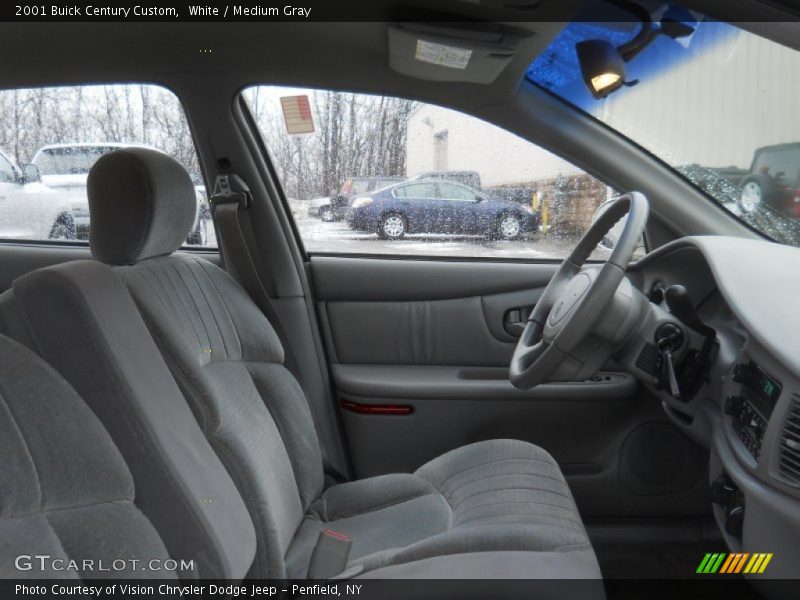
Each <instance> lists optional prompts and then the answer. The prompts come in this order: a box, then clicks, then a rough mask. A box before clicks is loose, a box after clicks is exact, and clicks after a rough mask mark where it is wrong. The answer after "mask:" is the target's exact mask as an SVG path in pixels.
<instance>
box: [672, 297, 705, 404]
mask: <svg viewBox="0 0 800 600" xmlns="http://www.w3.org/2000/svg"><path fill="white" fill-rule="evenodd" d="M664 298H665V299H666V301H667V306H668V307H669V311H670V312H671V313H672V314H673V315H674V316H675V317H676V318H678V319H679V320H680V321H681V322H682V323H683V324H684V325H686V326H687V327H690V328H691V329H694V330H695V331H696V332H697V333H699V334H700V335H702V336H703V346H702V348H701V349H700V351H699V352H698V351H697V350H693V351H691V352H690V353H689V354H688V355H687V356H686V358H685V359H684V361H683V362H682V364H681V365H680V368H679V370H678V385H679V387H680V389H681V391H682V392H683V396H684V397H685V398H686V399H689V398H691V397H692V396H694V394H695V392H696V391H697V389H698V388H699V387H700V383H701V382H702V381H703V378H704V377H705V375H706V373H707V372H708V367H709V366H710V364H711V360H710V357H711V351H712V350H713V349H714V343H715V342H716V339H717V332H716V330H715V329H714V328H713V327H709V326H708V325H706V324H705V323H703V322H702V321H701V320H700V317H699V316H698V315H697V311H696V310H695V308H694V304H693V303H692V299H691V298H690V297H689V292H688V291H687V290H686V288H685V287H683V286H682V285H671V286H669V287H668V288H667V289H666V290H665V291H664Z"/></svg>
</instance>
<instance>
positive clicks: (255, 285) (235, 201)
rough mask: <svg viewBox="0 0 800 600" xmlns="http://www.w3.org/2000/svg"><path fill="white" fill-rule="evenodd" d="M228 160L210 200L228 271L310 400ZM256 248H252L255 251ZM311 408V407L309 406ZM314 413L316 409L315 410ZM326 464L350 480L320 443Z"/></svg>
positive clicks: (338, 477) (246, 195)
mask: <svg viewBox="0 0 800 600" xmlns="http://www.w3.org/2000/svg"><path fill="white" fill-rule="evenodd" d="M226 164H227V160H224V159H223V160H221V161H220V166H222V167H223V169H222V172H220V173H219V174H218V175H217V179H216V182H215V183H214V193H213V194H212V196H211V198H210V199H209V204H210V205H211V214H212V216H213V218H214V227H215V229H216V232H217V244H218V246H219V252H220V254H221V255H222V260H223V264H224V265H225V270H226V271H227V272H228V274H229V275H230V276H231V277H233V278H234V279H235V280H236V281H237V282H238V283H239V285H241V286H242V288H244V290H245V291H246V292H247V293H248V295H249V296H250V298H252V299H253V302H255V303H256V305H257V306H258V308H259V309H261V312H262V313H264V316H265V317H267V320H268V321H269V322H270V324H271V325H272V328H273V329H274V330H275V333H276V334H277V336H278V339H279V340H280V342H281V345H282V346H283V350H284V364H285V366H286V368H287V369H288V370H289V371H290V372H291V373H292V375H294V377H295V379H297V382H298V383H299V384H300V387H301V388H302V389H303V393H304V395H305V397H306V401H307V400H308V395H307V394H306V393H305V386H304V385H303V373H302V371H301V370H300V364H299V363H298V361H297V359H296V358H295V355H294V352H293V351H292V346H291V345H290V344H289V339H288V337H287V336H286V331H285V330H284V329H283V325H282V324H281V320H280V318H279V317H278V311H277V310H276V309H275V304H274V303H273V302H272V299H271V298H270V296H269V293H267V290H266V288H265V287H264V284H263V282H262V280H261V276H260V275H259V273H260V269H259V268H258V266H260V261H259V258H258V253H257V252H256V251H255V248H256V244H255V235H254V233H253V226H252V223H251V221H250V212H249V210H250V205H251V195H250V188H249V187H248V186H247V184H246V183H245V182H244V180H243V179H242V178H241V177H239V176H238V175H237V174H236V173H234V172H233V171H231V170H230V168H229V167H228V168H225V167H224V165H226ZM251 249H252V250H251ZM310 408H311V407H310V406H309V409H310ZM311 414H312V416H313V415H314V411H313V410H312V411H311ZM320 451H321V452H322V465H323V470H324V472H325V474H326V475H328V476H329V477H330V478H331V479H333V480H334V481H335V482H343V481H347V480H348V479H347V477H345V475H344V474H343V473H342V472H341V471H339V469H337V468H336V467H335V466H334V465H333V464H332V463H331V462H330V460H329V459H328V458H327V456H326V454H325V449H324V447H323V446H322V443H320Z"/></svg>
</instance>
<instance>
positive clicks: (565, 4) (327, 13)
mask: <svg viewBox="0 0 800 600" xmlns="http://www.w3.org/2000/svg"><path fill="white" fill-rule="evenodd" d="M645 4H646V5H648V6H652V5H653V2H646V3H645ZM655 4H658V3H657V2H656V3H655ZM681 4H683V5H684V6H686V7H687V8H689V9H691V10H694V11H697V12H698V13H702V14H704V15H708V16H711V17H713V18H716V19H719V20H725V21H739V22H744V21H796V20H800V0H759V1H758V2H755V1H754V2H752V3H751V2H737V3H735V4H734V3H727V2H719V1H718V0H714V1H712V0H684V1H683V2H681ZM637 5H638V2H636V0H231V1H228V2H226V1H225V0H201V1H196V0H128V1H123V2H119V1H114V0H74V1H70V0H49V1H39V2H37V1H35V0H17V1H16V2H13V3H3V4H2V5H0V21H11V22H15V21H16V22H58V21H65V22H66V21H73V22H112V21H117V22H119V21H129V22H181V21H193V22H270V21H275V22H289V21H294V22H303V21H306V22H313V21H317V22H319V21H323V22H324V21H473V20H474V21H503V22H515V21H516V22H520V21H538V22H547V21H550V22H561V21H573V20H587V21H637V20H639V17H640V16H641V11H640V10H638V9H637Z"/></svg>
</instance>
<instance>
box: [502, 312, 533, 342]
mask: <svg viewBox="0 0 800 600" xmlns="http://www.w3.org/2000/svg"><path fill="white" fill-rule="evenodd" d="M532 310H533V306H522V307H520V308H512V309H509V310H507V311H506V312H505V314H504V315H503V329H505V331H506V333H507V334H508V335H510V336H512V337H519V336H521V335H522V332H523V331H525V326H526V325H527V324H528V315H530V314H531V311H532Z"/></svg>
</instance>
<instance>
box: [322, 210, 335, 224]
mask: <svg viewBox="0 0 800 600" xmlns="http://www.w3.org/2000/svg"><path fill="white" fill-rule="evenodd" d="M319 218H320V219H322V220H323V221H325V222H326V223H330V222H331V221H333V220H334V219H333V211H332V210H331V209H330V207H325V208H320V209H319Z"/></svg>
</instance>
